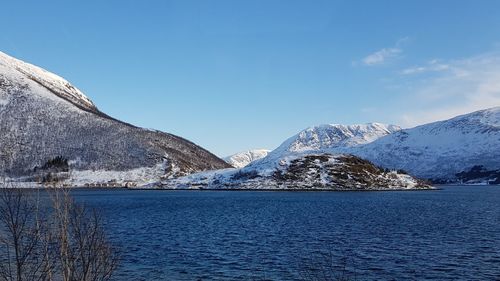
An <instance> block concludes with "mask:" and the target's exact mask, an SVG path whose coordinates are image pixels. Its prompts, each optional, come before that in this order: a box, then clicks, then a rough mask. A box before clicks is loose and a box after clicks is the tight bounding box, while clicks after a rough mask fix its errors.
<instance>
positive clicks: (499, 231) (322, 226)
mask: <svg viewBox="0 0 500 281" xmlns="http://www.w3.org/2000/svg"><path fill="white" fill-rule="evenodd" d="M73 193H74V195H75V197H76V198H77V200H78V201H80V202H85V203H86V204H87V205H88V206H92V207H97V208H99V209H100V210H101V211H102V213H103V216H104V218H105V220H106V227H107V229H108V232H109V235H110V238H111V240H112V241H113V243H114V244H115V245H116V246H117V247H118V248H119V249H120V252H121V265H120V268H119V269H118V270H117V272H116V275H115V277H114V279H115V280H302V279H301V276H303V275H304V274H305V273H307V272H310V271H315V272H318V271H321V270H324V269H325V268H333V270H332V272H334V274H337V273H338V274H340V273H342V272H344V270H345V271H346V272H347V275H348V276H349V277H350V278H352V279H356V280H422V279H427V280H499V279H500V187H499V186H490V187H486V186H469V187H461V186H446V187H443V190H436V191H401V192H400V191H394V192H253V191H158V190H75V191H74V192H73ZM326 263H328V264H331V266H325V264H326Z"/></svg>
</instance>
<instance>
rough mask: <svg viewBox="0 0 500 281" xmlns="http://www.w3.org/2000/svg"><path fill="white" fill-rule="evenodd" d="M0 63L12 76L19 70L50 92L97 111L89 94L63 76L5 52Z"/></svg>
mask: <svg viewBox="0 0 500 281" xmlns="http://www.w3.org/2000/svg"><path fill="white" fill-rule="evenodd" d="M0 64H2V65H3V66H4V67H6V69H4V71H9V72H11V74H13V75H11V77H15V76H17V75H16V73H15V72H16V71H17V72H19V73H21V74H22V75H23V76H24V77H25V78H27V79H30V80H32V81H33V82H35V83H37V84H39V85H40V86H42V87H44V88H46V89H47V90H48V91H49V92H52V93H53V94H55V95H57V96H59V97H61V98H63V99H66V100H68V101H69V102H71V103H73V104H74V105H76V106H79V107H81V108H82V109H84V110H89V111H94V112H96V111H97V107H96V106H95V105H94V103H93V102H92V101H91V100H90V99H89V98H88V97H87V96H85V95H84V94H83V93H82V92H81V91H80V90H78V89H77V88H75V87H74V86H73V85H71V84H70V83H69V82H68V81H66V80H65V79H63V78H62V77H59V76H57V75H55V74H53V73H50V72H48V71H46V70H44V69H42V68H40V67H38V66H35V65H32V64H29V63H26V62H23V61H21V60H18V59H16V58H13V57H11V56H8V55H7V54H5V53H3V52H0Z"/></svg>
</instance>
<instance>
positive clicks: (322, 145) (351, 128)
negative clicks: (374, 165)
mask: <svg viewBox="0 0 500 281" xmlns="http://www.w3.org/2000/svg"><path fill="white" fill-rule="evenodd" d="M399 130H401V128H400V127H399V126H396V125H387V124H382V123H366V124H354V125H341V124H323V125H318V126H314V127H310V128H307V129H305V130H303V131H301V132H300V133H298V134H297V135H295V136H294V137H292V138H290V139H289V140H288V141H286V142H285V143H284V144H283V145H282V146H284V147H282V148H285V149H286V150H288V151H290V152H303V151H313V150H322V149H331V148H336V147H353V146H357V145H360V144H366V143H370V142H372V141H374V140H376V139H378V138H380V137H383V136H385V135H388V134H391V133H393V132H397V131H399Z"/></svg>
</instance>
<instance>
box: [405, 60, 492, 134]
mask: <svg viewBox="0 0 500 281" xmlns="http://www.w3.org/2000/svg"><path fill="white" fill-rule="evenodd" d="M404 72H405V71H403V74H415V73H423V72H427V73H428V74H429V75H430V77H426V78H425V79H421V80H416V81H413V83H414V84H416V85H417V86H416V87H415V88H413V89H411V90H410V92H409V93H408V95H407V98H406V99H405V102H403V107H404V108H405V112H404V113H402V114H401V115H400V118H399V119H400V121H401V123H402V125H403V126H406V127H412V126H415V125H419V124H424V123H428V122H432V121H436V120H444V119H448V118H451V117H454V116H456V115H460V114H465V113H469V112H472V111H476V110H480V109H485V108H490V107H495V106H500V53H488V54H483V55H480V56H475V57H472V58H467V59H461V60H454V61H449V62H446V63H442V62H439V61H431V62H429V63H427V64H426V65H424V66H421V67H419V68H417V67H416V68H412V70H411V71H410V70H407V71H406V73H404Z"/></svg>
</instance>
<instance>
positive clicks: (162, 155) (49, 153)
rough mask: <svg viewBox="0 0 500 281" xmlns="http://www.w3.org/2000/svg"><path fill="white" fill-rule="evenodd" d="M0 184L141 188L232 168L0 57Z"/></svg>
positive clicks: (43, 73) (28, 66) (41, 72)
mask: <svg viewBox="0 0 500 281" xmlns="http://www.w3.org/2000/svg"><path fill="white" fill-rule="evenodd" d="M0 147H1V150H0V177H1V176H3V177H9V178H17V179H19V178H20V177H24V180H40V179H42V178H46V176H47V173H48V174H50V173H52V172H54V171H58V172H63V173H66V174H67V175H66V176H65V178H64V181H65V183H67V184H71V185H83V184H88V183H90V184H116V185H119V184H124V183H130V184H144V183H148V182H152V181H158V180H159V179H160V178H164V177H169V176H180V175H187V174H189V173H193V172H199V171H204V170H211V169H220V168H226V167H229V165H228V164H227V163H225V162H224V161H223V160H221V159H219V158H217V157H216V156H214V155H213V154H211V153H210V152H208V151H206V150H204V149H202V148H201V147H199V146H197V145H195V144H193V143H191V142H189V141H187V140H185V139H183V138H180V137H178V136H174V135H171V134H167V133H163V132H159V131H152V130H145V129H142V128H138V127H135V126H132V125H130V124H127V123H124V122H121V121H119V120H116V119H113V118H111V117H109V116H107V115H106V114H104V113H102V112H101V111H99V110H98V109H97V107H96V106H95V105H94V103H93V102H92V101H91V100H90V99H89V98H88V97H86V96H85V95H84V94H83V93H82V92H81V91H80V90H78V89H77V88H76V87H74V86H72V85H71V84H70V83H69V82H68V81H66V80H64V79H63V78H61V77H59V76H57V75H55V74H52V73H50V72H48V71H46V70H43V69H42V68H39V67H37V66H34V65H31V64H28V63H25V62H22V61H20V60H17V59H15V58H12V57H10V56H8V55H6V54H4V53H1V52H0Z"/></svg>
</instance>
